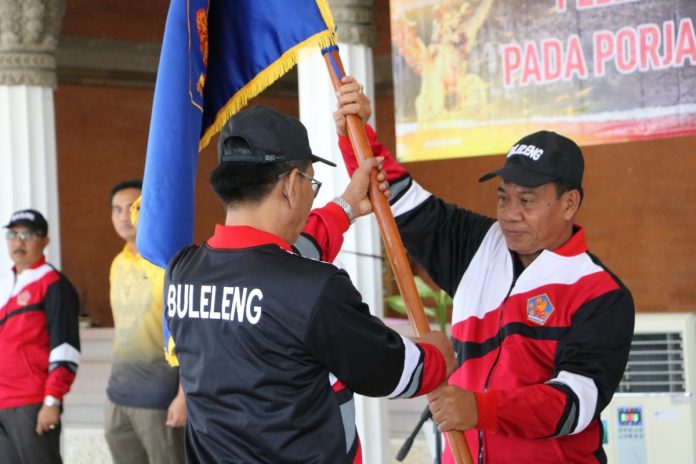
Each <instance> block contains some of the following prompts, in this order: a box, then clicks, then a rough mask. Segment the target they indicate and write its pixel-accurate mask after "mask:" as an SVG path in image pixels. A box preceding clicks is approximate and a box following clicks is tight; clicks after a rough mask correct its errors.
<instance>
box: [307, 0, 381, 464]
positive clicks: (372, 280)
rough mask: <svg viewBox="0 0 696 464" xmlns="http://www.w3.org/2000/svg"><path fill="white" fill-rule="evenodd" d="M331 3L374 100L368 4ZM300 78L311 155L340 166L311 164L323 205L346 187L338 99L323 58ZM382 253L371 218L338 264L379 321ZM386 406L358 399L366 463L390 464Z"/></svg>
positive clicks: (342, 41)
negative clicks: (335, 117) (337, 121)
mask: <svg viewBox="0 0 696 464" xmlns="http://www.w3.org/2000/svg"><path fill="white" fill-rule="evenodd" d="M329 4H330V7H331V12H332V13H333V16H334V20H335V22H336V26H337V32H338V38H339V47H340V53H341V59H342V61H343V65H344V67H345V69H346V72H347V73H348V74H350V75H352V76H355V77H356V78H357V79H358V80H360V82H362V83H363V84H364V85H365V93H366V94H367V95H368V96H370V97H371V98H373V100H374V75H373V61H372V45H373V43H374V37H375V28H374V25H373V13H372V0H329ZM298 76H299V95H300V119H301V120H302V122H303V123H304V124H305V126H307V130H308V132H309V138H310V144H311V146H312V150H313V151H314V152H315V153H317V154H319V156H324V157H328V158H329V159H331V160H333V161H334V162H336V164H337V165H338V167H337V168H330V167H328V166H322V165H321V163H315V165H314V169H315V170H316V171H315V172H316V175H315V177H317V179H319V180H321V181H322V182H323V183H324V187H322V191H321V192H320V196H319V198H317V201H316V203H315V206H321V205H323V204H325V203H326V202H328V201H330V200H331V199H332V198H333V197H335V196H337V195H340V194H341V193H343V190H344V189H345V186H346V185H347V184H348V175H347V174H346V169H345V167H344V164H343V159H342V158H341V154H340V152H339V150H338V145H337V136H336V129H335V127H334V124H333V117H332V114H333V111H334V110H335V108H336V96H335V93H334V91H333V87H332V86H331V80H330V79H329V75H328V72H327V70H326V65H325V64H324V60H323V57H322V56H321V54H319V53H317V54H316V55H313V56H310V57H307V58H305V59H303V60H302V61H301V62H300V64H299V69H298ZM373 121H374V116H373ZM372 124H374V122H372ZM381 254H382V248H381V239H380V236H379V232H378V229H377V225H376V222H375V220H374V218H373V217H369V218H361V219H359V220H358V221H357V222H356V223H355V224H354V225H353V226H351V229H350V230H349V232H348V233H347V234H346V237H345V242H344V245H343V248H342V251H341V253H340V254H339V255H338V259H337V262H336V264H337V265H339V266H340V267H343V268H345V269H346V271H347V272H348V274H349V275H350V277H351V279H352V281H353V283H354V284H355V285H356V287H357V288H358V290H360V293H361V294H362V296H363V299H364V301H365V302H366V303H367V304H368V305H369V306H370V310H371V311H372V313H373V314H375V315H377V316H379V317H381V316H383V314H384V311H383V295H382V293H383V292H382V265H381V260H380V258H381ZM385 401H386V400H383V399H374V398H365V397H362V396H359V395H356V422H357V426H358V432H359V434H360V438H361V442H362V450H363V456H364V462H365V463H366V464H373V463H388V462H391V460H390V457H389V453H390V449H389V433H388V432H389V427H388V420H387V419H388V418H387V410H386V404H385V403H384V402H385Z"/></svg>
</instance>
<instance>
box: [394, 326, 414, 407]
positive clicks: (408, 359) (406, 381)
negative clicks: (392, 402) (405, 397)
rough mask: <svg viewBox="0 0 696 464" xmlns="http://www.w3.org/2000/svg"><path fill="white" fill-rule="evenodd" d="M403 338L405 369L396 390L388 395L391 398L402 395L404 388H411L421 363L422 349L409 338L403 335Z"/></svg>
mask: <svg viewBox="0 0 696 464" xmlns="http://www.w3.org/2000/svg"><path fill="white" fill-rule="evenodd" d="M401 339H402V340H403V342H404V370H403V371H402V372H401V379H399V384H398V385H397V386H396V388H395V389H394V391H392V392H391V393H390V394H389V395H388V397H389V398H395V397H397V396H399V395H401V393H402V392H403V391H404V390H406V389H407V388H409V385H410V384H411V380H412V379H413V374H414V372H415V371H416V369H418V367H419V364H420V358H421V351H420V349H419V348H418V347H417V346H416V344H415V343H413V342H412V341H411V340H409V339H408V338H406V337H404V336H401ZM414 393H415V392H414Z"/></svg>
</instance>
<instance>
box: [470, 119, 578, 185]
mask: <svg viewBox="0 0 696 464" xmlns="http://www.w3.org/2000/svg"><path fill="white" fill-rule="evenodd" d="M584 170H585V162H584V160H583V158H582V152H581V151H580V147H578V146H577V144H576V143H575V142H573V141H572V140H570V139H569V138H567V137H564V136H562V135H560V134H557V133H555V132H549V131H539V132H535V133H533V134H530V135H528V136H526V137H523V138H522V139H520V141H519V142H517V143H516V144H515V145H513V146H512V148H510V151H509V152H508V154H507V159H506V160H505V165H503V167H502V168H500V169H498V170H497V171H493V172H489V173H488V174H486V175H484V176H482V177H481V178H480V179H479V182H484V181H487V180H489V179H492V178H494V177H495V176H500V177H502V178H503V179H505V180H508V181H510V182H514V183H515V184H518V185H523V186H525V187H537V186H539V185H542V184H546V183H548V182H554V181H557V180H563V181H566V182H568V183H569V184H570V185H571V186H573V187H576V188H577V189H579V190H581V189H582V174H583V172H584Z"/></svg>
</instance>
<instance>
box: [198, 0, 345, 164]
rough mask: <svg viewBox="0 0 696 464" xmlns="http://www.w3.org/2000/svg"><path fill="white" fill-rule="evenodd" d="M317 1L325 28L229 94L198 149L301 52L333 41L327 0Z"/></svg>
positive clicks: (279, 74)
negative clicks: (230, 96) (229, 96)
mask: <svg viewBox="0 0 696 464" xmlns="http://www.w3.org/2000/svg"><path fill="white" fill-rule="evenodd" d="M316 3H317V7H318V8H319V11H320V13H321V16H322V18H323V19H324V22H325V23H326V26H327V30H325V31H322V32H319V33H317V34H314V35H313V36H312V37H310V38H308V39H306V40H304V41H303V42H300V43H299V44H297V45H295V46H294V47H292V48H290V49H289V50H286V51H285V53H283V54H282V55H281V56H280V58H278V59H277V60H276V61H274V62H273V63H271V64H270V65H269V66H268V67H266V69H264V70H263V71H261V72H260V73H258V74H257V75H256V76H254V78H253V79H252V80H250V81H249V82H247V84H246V85H245V86H244V87H242V88H241V89H239V90H238V91H237V92H236V93H235V94H234V95H232V98H230V99H229V100H228V101H227V103H226V104H225V106H223V107H222V108H221V109H220V111H218V113H217V114H216V115H215V120H214V121H213V123H212V124H211V125H210V126H209V127H208V128H207V129H206V130H205V132H204V133H203V136H202V137H201V140H200V142H199V143H198V151H199V152H200V151H203V149H204V148H205V147H207V146H208V144H209V143H210V140H211V139H212V138H213V137H214V136H215V134H217V133H218V132H220V130H222V127H223V126H224V125H225V123H226V122H227V121H228V120H229V119H230V118H231V117H232V115H234V114H235V113H236V112H238V111H239V110H241V109H242V108H243V107H244V106H245V105H246V104H247V103H248V102H249V100H251V99H252V98H254V97H255V96H257V95H258V94H260V93H261V92H263V91H264V90H265V89H266V88H267V87H269V86H270V85H271V84H273V83H274V82H275V81H277V80H278V79H280V78H281V77H282V76H283V75H284V74H285V73H287V72H288V71H290V70H291V69H292V68H293V66H295V65H296V64H297V62H298V61H299V59H300V57H301V55H303V54H305V53H308V52H309V51H310V49H313V48H317V47H318V48H326V47H329V46H331V45H335V44H336V33H335V30H336V27H335V25H334V20H333V16H332V15H331V10H329V3H328V0H316Z"/></svg>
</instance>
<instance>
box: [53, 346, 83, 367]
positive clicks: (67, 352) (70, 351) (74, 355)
mask: <svg viewBox="0 0 696 464" xmlns="http://www.w3.org/2000/svg"><path fill="white" fill-rule="evenodd" d="M48 362H49V363H56V362H71V363H74V364H80V352H79V351H77V350H76V349H75V347H74V346H72V345H71V344H69V343H63V344H62V345H59V346H57V347H55V348H53V349H52V350H51V354H50V355H49V357H48Z"/></svg>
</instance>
